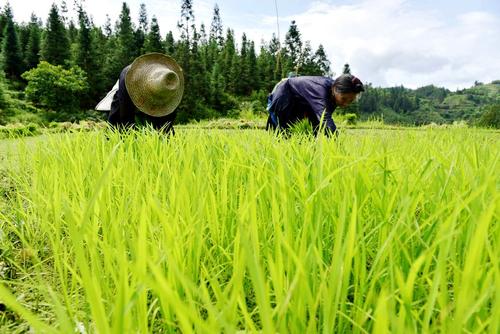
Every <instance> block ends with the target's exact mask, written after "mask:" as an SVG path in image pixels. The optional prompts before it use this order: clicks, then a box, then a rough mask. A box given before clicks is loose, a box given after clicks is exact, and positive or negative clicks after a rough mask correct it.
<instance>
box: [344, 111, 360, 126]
mask: <svg viewBox="0 0 500 334" xmlns="http://www.w3.org/2000/svg"><path fill="white" fill-rule="evenodd" d="M344 118H345V120H346V122H347V124H349V125H354V124H356V123H357V122H358V115H356V114H351V113H349V114H345V116H344Z"/></svg>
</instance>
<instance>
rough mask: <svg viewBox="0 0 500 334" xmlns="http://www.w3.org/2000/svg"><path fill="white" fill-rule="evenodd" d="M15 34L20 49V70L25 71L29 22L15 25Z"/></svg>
mask: <svg viewBox="0 0 500 334" xmlns="http://www.w3.org/2000/svg"><path fill="white" fill-rule="evenodd" d="M16 28H17V29H16V30H17V36H18V38H19V47H20V49H21V57H22V65H23V69H22V72H24V71H26V67H27V66H26V51H27V49H28V41H29V39H30V27H29V23H28V24H25V23H21V24H20V25H18V26H17V27H16Z"/></svg>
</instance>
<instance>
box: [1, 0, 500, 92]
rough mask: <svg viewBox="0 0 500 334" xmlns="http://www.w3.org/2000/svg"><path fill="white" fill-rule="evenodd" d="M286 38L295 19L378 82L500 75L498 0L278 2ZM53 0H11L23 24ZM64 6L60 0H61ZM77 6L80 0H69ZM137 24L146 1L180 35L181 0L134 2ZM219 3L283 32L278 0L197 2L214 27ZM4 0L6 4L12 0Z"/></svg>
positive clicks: (338, 67)
mask: <svg viewBox="0 0 500 334" xmlns="http://www.w3.org/2000/svg"><path fill="white" fill-rule="evenodd" d="M276 1H277V5H278V17H279V20H278V21H279V28H280V30H279V31H280V34H279V36H280V39H281V41H284V38H285V34H286V31H287V30H288V28H289V25H290V22H291V21H292V20H295V21H296V23H297V25H298V28H299V31H300V32H301V35H302V39H303V40H304V41H305V40H309V41H311V45H312V46H313V49H316V48H317V46H318V45H319V44H322V45H323V46H324V47H325V50H326V52H327V55H328V57H329V59H330V61H331V62H332V70H333V71H334V72H335V73H336V74H337V75H338V74H339V73H341V72H342V68H343V65H344V64H345V63H349V64H350V67H351V71H352V73H353V74H355V75H356V76H358V77H360V78H361V79H362V81H364V82H370V83H372V84H373V85H375V86H382V87H387V86H395V85H404V86H405V87H410V88H416V87H421V86H424V85H428V84H434V85H437V86H443V87H447V88H449V89H451V90H455V89H461V88H466V87H470V86H472V85H473V84H474V82H475V81H480V82H485V83H488V82H491V81H493V80H498V79H500V1H499V0H455V1H453V0H347V1H346V0H315V1H309V0H276ZM53 2H54V0H36V1H33V0H10V1H9V3H10V4H11V7H12V8H13V12H14V19H15V20H16V22H23V21H24V22H27V21H29V18H30V15H31V13H32V12H34V13H35V14H36V15H37V16H39V17H41V18H42V19H43V21H45V20H46V18H47V16H48V11H49V9H50V6H51V4H52V3H53ZM55 2H56V3H57V4H60V3H61V0H55ZM66 2H67V3H68V7H69V9H70V11H71V10H72V3H73V0H66ZM122 2H123V1H122V0H84V7H85V8H86V10H87V12H88V13H89V14H90V16H91V17H92V18H93V21H94V23H95V24H97V25H103V24H104V22H105V20H106V14H109V16H110V17H111V20H112V22H115V21H116V20H117V19H118V16H119V13H120V9H121V4H122ZM126 2H127V4H128V5H129V7H130V8H131V15H132V17H133V18H134V20H135V21H136V22H137V17H138V12H139V6H140V3H145V4H146V9H147V12H148V16H149V18H151V17H152V16H153V15H154V16H156V17H157V18H158V21H159V24H160V29H161V32H162V34H163V35H165V34H166V33H167V32H168V31H169V30H171V31H172V32H173V33H174V35H178V30H177V26H176V24H177V21H178V20H179V16H180V7H181V0H127V1H126ZM216 2H217V4H218V6H219V8H220V13H221V17H222V23H223V25H224V27H225V28H228V27H230V28H232V29H234V30H235V33H236V35H237V36H238V37H240V36H241V34H242V33H243V32H245V33H246V34H247V36H248V37H249V38H251V39H252V40H254V41H255V42H256V44H257V45H260V41H261V40H265V41H269V40H270V38H271V36H272V34H273V33H275V34H278V24H277V17H276V7H275V3H274V1H273V0H251V1H247V0H245V1H243V0H240V1H237V0H193V3H194V14H195V18H196V22H197V24H201V23H202V22H203V23H205V25H206V26H210V22H211V18H212V13H213V7H214V5H215V3H216ZM5 3H6V1H5V0H0V6H1V7H3V6H4V5H5Z"/></svg>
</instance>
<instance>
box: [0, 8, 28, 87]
mask: <svg viewBox="0 0 500 334" xmlns="http://www.w3.org/2000/svg"><path fill="white" fill-rule="evenodd" d="M3 15H4V16H5V27H4V31H3V39H2V52H1V55H0V56H1V57H0V58H1V68H2V69H3V71H4V73H5V76H6V77H7V78H8V79H14V80H19V79H20V77H21V74H22V71H23V65H22V63H23V60H22V54H21V47H20V44H19V38H18V35H17V31H16V27H15V24H14V16H13V14H12V8H11V7H10V5H9V4H7V5H6V6H5V8H4V12H3Z"/></svg>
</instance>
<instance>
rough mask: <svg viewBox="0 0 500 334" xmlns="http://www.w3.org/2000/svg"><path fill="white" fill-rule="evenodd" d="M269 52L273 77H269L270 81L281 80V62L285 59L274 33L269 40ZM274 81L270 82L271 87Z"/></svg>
mask: <svg viewBox="0 0 500 334" xmlns="http://www.w3.org/2000/svg"><path fill="white" fill-rule="evenodd" d="M268 49H269V54H270V55H271V57H272V64H273V65H274V66H273V67H274V68H273V71H274V73H273V77H272V78H271V81H272V82H274V83H276V82H277V81H279V80H281V78H282V77H283V75H282V73H283V72H284V71H283V67H284V66H283V63H284V61H285V59H284V55H283V50H282V49H281V43H280V41H279V39H278V37H276V35H275V34H273V38H272V39H271V41H270V42H269V48H268ZM274 83H273V84H272V87H273V86H274Z"/></svg>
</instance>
